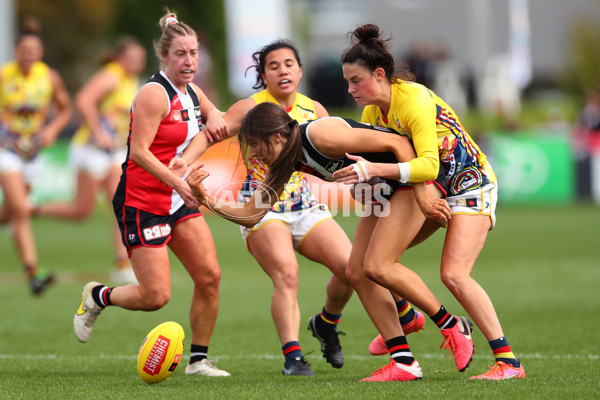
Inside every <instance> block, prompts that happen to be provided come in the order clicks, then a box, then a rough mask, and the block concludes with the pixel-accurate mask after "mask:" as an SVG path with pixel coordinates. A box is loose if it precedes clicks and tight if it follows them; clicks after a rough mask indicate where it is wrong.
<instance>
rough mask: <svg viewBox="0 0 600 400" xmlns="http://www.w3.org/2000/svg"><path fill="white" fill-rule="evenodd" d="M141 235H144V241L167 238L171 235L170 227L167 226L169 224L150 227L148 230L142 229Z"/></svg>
mask: <svg viewBox="0 0 600 400" xmlns="http://www.w3.org/2000/svg"><path fill="white" fill-rule="evenodd" d="M143 233H144V238H145V239H146V241H149V240H153V239H158V238H161V237H165V236H169V235H170V234H171V225H169V224H160V225H154V226H151V227H150V228H144V230H143Z"/></svg>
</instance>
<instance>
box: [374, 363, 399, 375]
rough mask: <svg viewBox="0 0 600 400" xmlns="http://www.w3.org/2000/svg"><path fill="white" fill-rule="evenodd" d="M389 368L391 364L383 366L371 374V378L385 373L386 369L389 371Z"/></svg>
mask: <svg viewBox="0 0 600 400" xmlns="http://www.w3.org/2000/svg"><path fill="white" fill-rule="evenodd" d="M394 363H395V362H394ZM391 367H392V363H389V364H388V365H384V366H383V367H381V368H379V369H376V370H375V371H373V372H371V376H375V375H379V374H381V373H383V371H385V370H386V369H390V368H391Z"/></svg>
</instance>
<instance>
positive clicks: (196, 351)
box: [190, 344, 208, 364]
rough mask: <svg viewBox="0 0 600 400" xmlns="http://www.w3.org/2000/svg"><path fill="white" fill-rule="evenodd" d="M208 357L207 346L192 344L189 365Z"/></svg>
mask: <svg viewBox="0 0 600 400" xmlns="http://www.w3.org/2000/svg"><path fill="white" fill-rule="evenodd" d="M206 357H208V346H200V345H197V344H192V348H191V349H190V364H193V363H195V362H198V361H202V360H205V359H206Z"/></svg>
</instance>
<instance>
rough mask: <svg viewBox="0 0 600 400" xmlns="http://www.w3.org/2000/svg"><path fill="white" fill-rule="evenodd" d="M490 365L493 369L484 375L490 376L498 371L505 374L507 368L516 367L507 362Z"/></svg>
mask: <svg viewBox="0 0 600 400" xmlns="http://www.w3.org/2000/svg"><path fill="white" fill-rule="evenodd" d="M488 367H490V368H491V369H490V370H489V371H488V372H486V373H485V374H483V375H484V376H490V375H493V374H495V373H497V372H498V373H501V374H502V375H504V372H505V371H506V370H507V369H510V368H514V367H513V366H512V365H510V364H506V363H501V364H500V363H497V364H496V365H494V366H491V365H488ZM498 370H500V371H498Z"/></svg>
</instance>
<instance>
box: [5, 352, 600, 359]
mask: <svg viewBox="0 0 600 400" xmlns="http://www.w3.org/2000/svg"><path fill="white" fill-rule="evenodd" d="M235 357H236V358H237V357H238V356H235ZM243 357H244V358H254V359H258V360H273V359H279V358H281V357H282V356H281V354H248V355H244V356H243ZM418 357H419V358H432V359H435V358H446V357H447V355H446V354H439V353H435V354H434V353H425V354H420V355H418ZM94 358H95V359H105V360H120V359H125V360H135V359H137V355H118V354H100V355H90V356H77V355H63V354H0V359H2V360H15V359H27V360H59V359H82V360H87V359H94ZM183 358H189V356H183ZM214 358H216V359H227V358H230V356H218V357H214ZM345 358H346V359H352V360H367V359H371V358H374V357H373V356H367V355H359V354H351V355H345ZM519 358H520V359H522V360H527V359H538V360H571V359H573V360H577V359H588V360H595V361H598V359H600V356H599V355H598V354H553V355H548V354H542V353H532V354H519Z"/></svg>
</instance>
